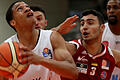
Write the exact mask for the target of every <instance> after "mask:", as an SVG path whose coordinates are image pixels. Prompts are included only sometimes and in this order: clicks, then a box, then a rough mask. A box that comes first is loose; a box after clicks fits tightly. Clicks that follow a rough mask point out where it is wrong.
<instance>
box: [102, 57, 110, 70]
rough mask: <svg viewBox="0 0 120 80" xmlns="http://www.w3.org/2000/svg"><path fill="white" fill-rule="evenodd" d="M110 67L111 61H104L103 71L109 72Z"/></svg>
mask: <svg viewBox="0 0 120 80" xmlns="http://www.w3.org/2000/svg"><path fill="white" fill-rule="evenodd" d="M109 67H110V61H108V60H104V59H103V60H102V69H106V70H109Z"/></svg>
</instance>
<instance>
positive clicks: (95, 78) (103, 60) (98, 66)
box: [71, 39, 115, 80]
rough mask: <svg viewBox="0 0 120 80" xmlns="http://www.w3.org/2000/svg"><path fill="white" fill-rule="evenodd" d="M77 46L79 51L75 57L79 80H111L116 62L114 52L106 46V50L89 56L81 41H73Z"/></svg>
mask: <svg viewBox="0 0 120 80" xmlns="http://www.w3.org/2000/svg"><path fill="white" fill-rule="evenodd" d="M71 43H75V44H77V47H78V49H77V51H76V53H75V54H74V55H73V59H74V61H75V63H76V66H77V69H78V71H79V78H78V79H77V80H109V79H110V77H111V74H112V71H113V69H114V66H115V60H114V58H113V55H112V51H111V50H110V48H108V46H104V45H103V44H102V45H103V47H104V50H103V51H102V52H101V53H99V54H96V55H94V56H93V55H91V54H89V53H88V52H87V51H86V49H85V48H84V47H83V45H82V44H81V40H80V39H79V40H75V41H71Z"/></svg>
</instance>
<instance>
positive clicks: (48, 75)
mask: <svg viewBox="0 0 120 80" xmlns="http://www.w3.org/2000/svg"><path fill="white" fill-rule="evenodd" d="M51 34H52V31H51V30H41V31H40V35H39V38H38V42H37V44H36V46H35V48H34V49H33V50H32V51H33V52H34V53H35V54H37V55H40V56H44V57H45V58H50V59H54V57H53V55H54V54H53V48H52V45H51V42H50V35H51ZM8 41H17V42H19V40H18V38H17V34H15V35H14V36H12V37H11V38H9V39H7V40H6V41H5V42H8ZM15 80H61V79H60V76H59V75H58V74H56V73H54V72H53V71H50V70H49V69H48V68H46V67H44V66H42V65H33V64H30V66H29V68H28V70H27V72H26V73H25V74H24V75H23V76H21V77H20V78H17V79H15Z"/></svg>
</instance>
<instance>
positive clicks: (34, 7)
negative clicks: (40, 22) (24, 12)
mask: <svg viewBox="0 0 120 80" xmlns="http://www.w3.org/2000/svg"><path fill="white" fill-rule="evenodd" d="M30 9H32V10H33V11H40V12H42V13H43V14H44V16H45V18H46V13H45V11H44V10H43V8H41V7H38V6H30Z"/></svg>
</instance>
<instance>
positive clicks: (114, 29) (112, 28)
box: [109, 24, 120, 35]
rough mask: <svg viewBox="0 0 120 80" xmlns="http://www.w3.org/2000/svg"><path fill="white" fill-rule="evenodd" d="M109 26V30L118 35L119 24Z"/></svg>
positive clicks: (119, 30)
mask: <svg viewBox="0 0 120 80" xmlns="http://www.w3.org/2000/svg"><path fill="white" fill-rule="evenodd" d="M109 28H110V30H111V32H112V33H113V34H115V35H120V24H115V25H110V24H109Z"/></svg>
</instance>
